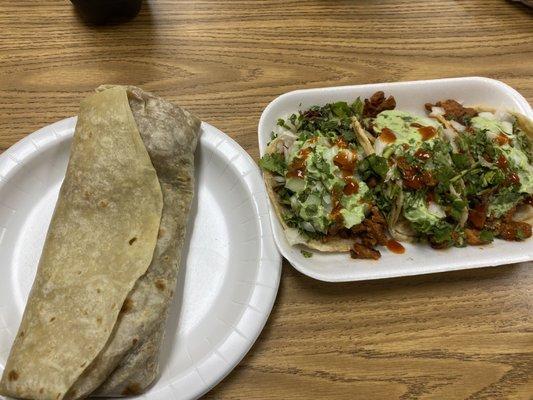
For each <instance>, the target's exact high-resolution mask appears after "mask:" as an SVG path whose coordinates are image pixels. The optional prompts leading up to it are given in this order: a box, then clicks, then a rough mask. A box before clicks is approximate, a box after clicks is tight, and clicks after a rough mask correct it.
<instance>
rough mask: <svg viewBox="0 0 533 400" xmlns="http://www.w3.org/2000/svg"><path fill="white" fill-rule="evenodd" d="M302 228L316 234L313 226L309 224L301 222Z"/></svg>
mask: <svg viewBox="0 0 533 400" xmlns="http://www.w3.org/2000/svg"><path fill="white" fill-rule="evenodd" d="M302 228H303V229H304V230H306V231H307V232H316V231H315V228H314V227H313V225H311V223H310V222H307V221H304V222H302Z"/></svg>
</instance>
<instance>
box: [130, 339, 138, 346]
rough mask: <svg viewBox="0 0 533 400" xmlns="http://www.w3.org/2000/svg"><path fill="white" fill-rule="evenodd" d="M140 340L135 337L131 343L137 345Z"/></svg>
mask: <svg viewBox="0 0 533 400" xmlns="http://www.w3.org/2000/svg"><path fill="white" fill-rule="evenodd" d="M138 341H139V339H137V338H133V340H132V341H131V344H132V345H134V346H135V345H136V344H137V342H138Z"/></svg>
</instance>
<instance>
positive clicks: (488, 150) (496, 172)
mask: <svg viewBox="0 0 533 400" xmlns="http://www.w3.org/2000/svg"><path fill="white" fill-rule="evenodd" d="M426 109H428V111H430V112H431V114H430V115H434V116H436V118H439V119H441V120H443V123H445V124H447V125H448V127H447V131H448V132H449V133H448V135H449V136H450V140H451V141H452V143H454V157H455V159H456V160H457V163H458V164H460V166H459V167H460V168H459V169H460V172H461V174H463V177H462V179H463V181H464V183H465V193H466V196H467V201H468V208H469V217H468V220H467V223H466V229H467V236H468V239H469V243H470V244H480V242H483V240H482V236H486V237H487V236H489V237H490V236H495V237H499V238H501V239H505V240H523V239H526V238H528V237H530V236H531V224H532V223H533V207H532V195H533V123H532V121H531V120H530V119H528V118H527V117H526V116H524V115H521V114H519V113H516V112H508V111H501V110H495V109H493V108H489V107H485V106H476V107H463V106H462V105H461V104H460V103H458V102H456V101H454V100H445V101H439V102H437V103H436V104H435V105H432V104H427V105H426Z"/></svg>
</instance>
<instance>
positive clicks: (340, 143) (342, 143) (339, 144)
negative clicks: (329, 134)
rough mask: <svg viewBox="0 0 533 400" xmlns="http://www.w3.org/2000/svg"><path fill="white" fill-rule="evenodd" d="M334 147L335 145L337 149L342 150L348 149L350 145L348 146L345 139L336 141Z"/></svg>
mask: <svg viewBox="0 0 533 400" xmlns="http://www.w3.org/2000/svg"><path fill="white" fill-rule="evenodd" d="M333 145H334V146H337V147H338V148H340V149H345V148H346V147H348V144H346V142H345V141H344V139H343V138H338V139H336V140H335V141H334V142H333Z"/></svg>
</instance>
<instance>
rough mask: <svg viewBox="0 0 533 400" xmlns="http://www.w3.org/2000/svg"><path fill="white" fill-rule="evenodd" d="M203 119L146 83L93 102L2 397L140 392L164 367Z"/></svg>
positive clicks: (112, 89)
mask: <svg viewBox="0 0 533 400" xmlns="http://www.w3.org/2000/svg"><path fill="white" fill-rule="evenodd" d="M199 131H200V120H199V119H198V118H196V117H194V116H193V115H191V114H190V113H188V112H187V111H185V110H183V109H181V108H179V107H177V106H175V105H173V104H171V103H169V102H166V101H165V100H163V99H161V98H158V97H156V96H154V95H152V94H150V93H147V92H144V91H142V90H141V89H139V88H136V87H122V86H103V87H100V88H98V89H97V93H96V94H94V95H92V96H90V97H89V98H87V99H85V100H84V101H83V102H82V103H81V107H80V112H79V115H78V122H77V124H76V130H75V134H74V140H73V143H72V147H71V155H70V159H69V163H68V167H67V171H66V175H65V179H64V182H63V184H62V186H61V190H60V193H59V198H58V201H57V204H56V208H55V210H54V214H53V217H52V221H51V223H50V227H49V229H48V234H47V237H46V241H45V244H44V248H43V252H42V255H41V259H40V261H39V266H38V270H37V274H36V277H35V281H34V283H33V286H32V289H31V292H30V295H29V298H28V302H27V305H26V309H25V311H24V315H23V318H22V322H21V324H20V327H19V330H18V333H17V335H16V338H15V341H14V343H13V346H12V349H11V352H10V355H9V358H8V361H7V364H6V368H5V370H4V373H3V376H2V380H1V382H0V393H1V394H3V395H6V396H12V397H17V398H24V399H43V400H44V399H46V400H48V399H55V400H60V399H79V398H86V397H89V396H91V397H92V396H103V397H116V396H124V395H132V394H139V393H141V392H143V391H144V390H145V389H146V388H147V387H149V386H150V385H151V384H152V383H153V382H154V380H155V378H156V376H157V374H158V353H159V348H160V345H161V341H162V339H163V331H164V328H165V321H166V318H167V314H168V308H169V304H170V302H171V300H172V298H173V295H174V288H175V286H176V280H177V274H178V269H179V262H180V258H181V253H182V248H183V245H184V243H183V242H184V237H185V230H186V226H187V221H188V214H189V210H190V206H191V202H192V197H193V192H194V190H193V185H194V182H193V180H194V152H195V148H196V144H197V140H198V135H199Z"/></svg>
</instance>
